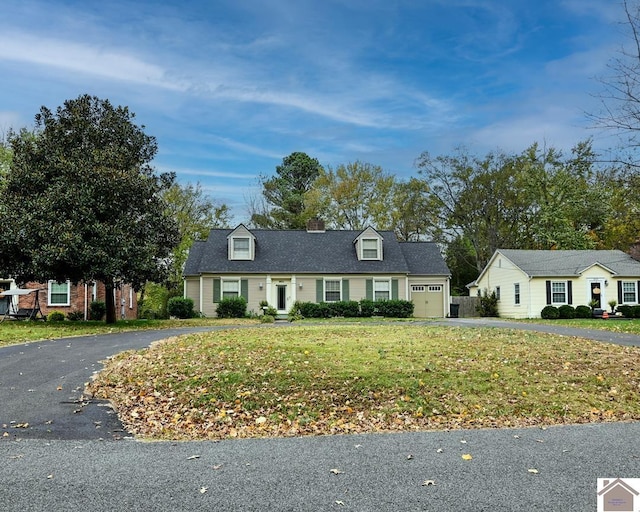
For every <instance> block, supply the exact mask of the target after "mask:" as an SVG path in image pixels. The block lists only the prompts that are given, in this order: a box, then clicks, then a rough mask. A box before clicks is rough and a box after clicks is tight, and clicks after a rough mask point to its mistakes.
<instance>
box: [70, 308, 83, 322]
mask: <svg viewBox="0 0 640 512" xmlns="http://www.w3.org/2000/svg"><path fill="white" fill-rule="evenodd" d="M67 320H70V321H71V322H78V321H80V320H84V313H83V312H82V311H69V312H68V313H67Z"/></svg>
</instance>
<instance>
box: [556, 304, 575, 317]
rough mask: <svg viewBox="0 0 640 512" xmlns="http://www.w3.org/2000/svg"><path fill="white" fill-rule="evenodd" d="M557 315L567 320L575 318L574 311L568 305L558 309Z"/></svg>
mask: <svg viewBox="0 0 640 512" xmlns="http://www.w3.org/2000/svg"><path fill="white" fill-rule="evenodd" d="M558 314H559V315H560V318H568V319H570V318H575V317H576V310H575V308H574V307H573V306H570V305H569V304H563V305H562V306H560V307H559V308H558Z"/></svg>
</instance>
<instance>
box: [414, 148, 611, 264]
mask: <svg viewBox="0 0 640 512" xmlns="http://www.w3.org/2000/svg"><path fill="white" fill-rule="evenodd" d="M595 162H596V158H595V154H594V153H593V151H592V149H591V142H590V141H585V142H581V143H579V144H577V145H576V146H575V147H574V148H573V150H572V152H571V156H569V157H564V156H563V155H562V153H561V152H559V151H557V150H555V149H553V148H549V149H547V148H540V147H539V146H538V145H537V144H533V145H532V146H531V147H529V148H527V149H526V150H525V151H524V152H523V153H522V154H520V155H508V154H506V153H503V152H497V153H496V152H492V153H489V154H488V155H486V156H485V157H483V158H479V157H476V156H473V155H470V154H469V153H467V152H465V151H463V150H460V151H458V153H457V154H455V155H453V156H439V157H437V158H431V157H430V156H429V154H427V153H424V154H423V155H422V156H421V157H420V159H419V160H418V168H419V169H420V173H421V174H422V176H423V178H424V179H425V181H426V182H427V184H428V185H429V187H430V196H431V205H432V211H433V212H434V213H435V218H436V219H437V221H438V222H439V225H440V229H441V232H442V233H443V239H442V241H443V242H445V243H448V242H451V241H452V240H456V239H464V242H465V244H467V243H468V244H471V247H472V248H473V251H474V253H475V260H476V266H477V270H478V271H479V270H481V269H482V268H484V266H485V265H486V263H487V262H488V261H489V258H490V257H491V255H492V254H493V253H494V251H495V250H496V249H499V248H512V249H552V248H555V249H586V248H592V247H596V246H598V245H601V243H600V240H601V236H602V233H603V231H604V226H605V224H606V222H607V220H608V219H609V218H610V214H611V187H610V181H609V177H610V176H609V174H608V173H606V172H604V171H600V170H598V169H597V168H596V167H595Z"/></svg>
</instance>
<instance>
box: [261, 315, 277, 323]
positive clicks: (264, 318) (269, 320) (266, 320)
mask: <svg viewBox="0 0 640 512" xmlns="http://www.w3.org/2000/svg"><path fill="white" fill-rule="evenodd" d="M275 321H276V318H275V317H274V316H273V315H262V316H261V317H260V323H261V324H272V323H274V322H275Z"/></svg>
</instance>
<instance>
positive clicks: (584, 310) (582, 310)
mask: <svg viewBox="0 0 640 512" xmlns="http://www.w3.org/2000/svg"><path fill="white" fill-rule="evenodd" d="M592 316H593V312H592V311H591V308H590V307H589V306H577V307H576V318H591V317H592Z"/></svg>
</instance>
